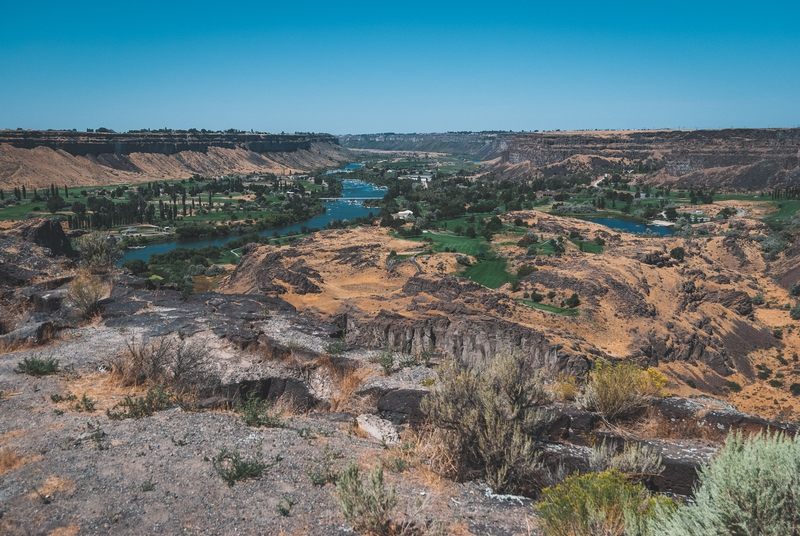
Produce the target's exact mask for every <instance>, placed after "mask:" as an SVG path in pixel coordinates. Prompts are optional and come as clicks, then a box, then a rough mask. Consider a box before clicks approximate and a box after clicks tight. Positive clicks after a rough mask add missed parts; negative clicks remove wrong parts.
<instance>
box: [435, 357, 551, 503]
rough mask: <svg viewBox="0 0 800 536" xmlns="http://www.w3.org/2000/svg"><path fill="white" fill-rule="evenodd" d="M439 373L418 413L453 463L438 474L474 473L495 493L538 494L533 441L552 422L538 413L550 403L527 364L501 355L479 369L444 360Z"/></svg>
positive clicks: (461, 475) (536, 449)
mask: <svg viewBox="0 0 800 536" xmlns="http://www.w3.org/2000/svg"><path fill="white" fill-rule="evenodd" d="M438 374H439V383H438V384H437V386H436V387H435V388H434V389H433V391H432V392H431V394H430V395H429V396H428V397H427V398H426V399H425V400H424V401H423V403H422V409H423V411H424V412H425V413H426V414H427V415H428V418H429V420H430V423H431V424H432V425H433V426H434V427H435V434H436V435H437V437H438V438H439V439H440V440H441V442H442V444H443V445H444V449H445V451H446V452H447V453H448V455H449V456H450V457H451V458H452V464H453V467H452V472H450V471H448V469H443V470H442V471H441V472H445V473H449V474H447V476H452V477H455V478H457V479H465V478H468V477H471V476H473V474H475V473H477V475H479V476H483V477H484V478H485V480H486V483H487V484H489V486H490V487H491V488H492V489H493V490H495V491H503V492H506V491H511V492H517V493H520V492H521V493H529V492H533V493H535V492H536V491H538V489H540V488H541V484H542V482H541V478H542V470H541V467H540V465H539V463H538V461H539V450H540V449H539V446H538V444H537V439H538V438H539V437H541V435H542V434H543V433H544V431H545V430H546V429H547V427H548V425H549V423H550V421H551V416H550V414H549V413H548V412H547V411H546V410H545V409H543V408H542V406H543V405H544V404H546V403H547V402H549V400H550V398H549V395H548V394H547V392H546V391H545V390H544V388H543V384H542V381H541V379H540V378H539V377H538V376H537V375H536V373H535V372H534V371H533V369H532V368H531V367H530V363H529V362H528V361H527V360H525V359H524V358H523V357H520V356H505V355H501V356H497V357H495V358H494V359H493V360H491V362H490V363H488V364H487V365H485V366H484V368H483V369H482V370H477V369H470V368H465V367H462V366H460V365H459V364H458V363H456V362H455V361H454V360H448V361H445V362H444V363H443V364H442V366H441V367H440V368H439V371H438Z"/></svg>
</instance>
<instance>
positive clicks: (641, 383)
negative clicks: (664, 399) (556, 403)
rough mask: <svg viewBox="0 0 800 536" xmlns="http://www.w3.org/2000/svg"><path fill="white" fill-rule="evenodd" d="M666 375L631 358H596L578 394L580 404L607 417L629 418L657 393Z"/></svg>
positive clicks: (659, 391) (658, 394)
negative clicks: (617, 360)
mask: <svg viewBox="0 0 800 536" xmlns="http://www.w3.org/2000/svg"><path fill="white" fill-rule="evenodd" d="M666 384H667V378H666V376H664V374H662V373H661V372H659V371H657V370H655V369H652V368H649V369H643V368H642V367H640V366H639V365H637V364H636V363H634V362H633V361H620V362H619V363H616V364H614V363H610V362H608V361H605V360H602V359H598V360H597V361H596V362H595V364H594V367H593V368H592V371H591V373H590V374H589V381H588V383H587V385H586V390H585V391H584V394H583V397H582V405H583V407H584V408H586V409H589V410H592V411H598V412H600V413H602V414H603V416H604V417H605V418H606V419H607V420H609V421H616V420H620V419H625V418H629V417H632V416H635V415H636V414H638V413H639V412H640V411H641V410H643V409H644V408H645V407H647V405H648V403H649V401H650V399H651V398H652V397H654V396H660V395H661V389H663V388H664V386H666Z"/></svg>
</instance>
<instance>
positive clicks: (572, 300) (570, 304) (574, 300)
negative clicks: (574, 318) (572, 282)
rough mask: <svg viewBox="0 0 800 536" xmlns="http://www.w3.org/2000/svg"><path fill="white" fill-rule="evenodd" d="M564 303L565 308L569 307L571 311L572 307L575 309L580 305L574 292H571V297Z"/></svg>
mask: <svg viewBox="0 0 800 536" xmlns="http://www.w3.org/2000/svg"><path fill="white" fill-rule="evenodd" d="M564 303H565V304H566V306H567V307H569V308H570V309H572V308H574V307H577V306H579V305H580V304H581V300H580V298H578V295H577V294H576V293H574V292H573V293H572V296H570V297H569V298H567V299H566V301H565V302H564Z"/></svg>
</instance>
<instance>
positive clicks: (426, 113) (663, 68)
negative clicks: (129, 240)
mask: <svg viewBox="0 0 800 536" xmlns="http://www.w3.org/2000/svg"><path fill="white" fill-rule="evenodd" d="M101 126H102V127H106V128H111V129H114V130H117V131H125V130H129V129H138V128H152V129H155V128H164V127H168V128H174V129H187V128H207V129H214V130H217V129H228V128H237V129H242V130H250V129H254V130H257V131H264V132H281V131H286V132H295V131H314V132H330V133H335V134H344V133H371V132H442V131H449V130H534V129H539V130H545V129H547V130H549V129H562V130H572V129H595V128H597V129H606V128H624V129H626V128H690V129H692V128H727V127H795V126H800V2H798V1H797V0H795V1H792V2H783V1H781V2H772V1H769V0H766V1H760V2H754V1H748V2H739V1H736V0H731V1H726V2H719V1H715V0H712V1H703V0H695V1H692V2H685V1H682V0H674V1H663V0H661V1H648V0H641V1H639V2H616V1H613V0H609V1H594V2H588V1H581V0H575V1H570V2H564V1H558V0H551V1H549V2H540V1H528V2H518V1H515V0H508V1H504V2H497V1H488V0H485V1H483V2H473V1H468V0H462V1H458V2H449V1H447V2H437V1H435V0H429V1H424V2H420V1H408V2H394V1H387V0H385V1H369V2H366V1H360V2H356V1H346V0H345V1H340V2H336V1H330V0H328V1H314V0H285V1H283V2H272V1H268V0H262V1H259V2H254V1H249V0H240V1H228V2H219V1H217V2H211V1H202V0H195V1H192V2H184V1H169V0H162V1H149V0H139V1H135V2H124V1H121V2H113V1H108V0H106V1H103V2H88V1H81V0H71V1H65V0H58V1H49V0H40V1H36V2H24V1H19V0H0V128H18V127H21V128H26V129H27V128H31V129H47V128H53V129H71V128H76V129H78V130H84V129H86V128H98V127H101Z"/></svg>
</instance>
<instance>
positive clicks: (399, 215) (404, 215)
mask: <svg viewBox="0 0 800 536" xmlns="http://www.w3.org/2000/svg"><path fill="white" fill-rule="evenodd" d="M413 215H414V212H413V211H411V210H401V211H400V212H395V213H394V214H392V218H394V219H395V220H407V219H408V218H409V217H410V216H413Z"/></svg>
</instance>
